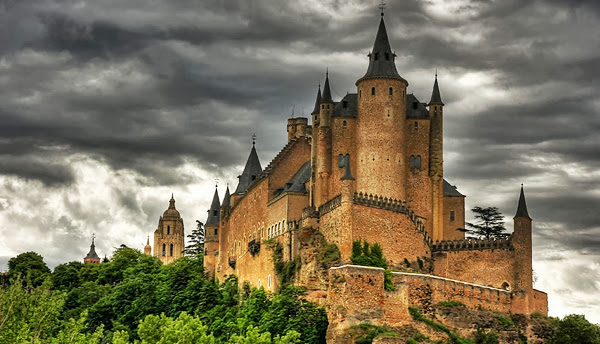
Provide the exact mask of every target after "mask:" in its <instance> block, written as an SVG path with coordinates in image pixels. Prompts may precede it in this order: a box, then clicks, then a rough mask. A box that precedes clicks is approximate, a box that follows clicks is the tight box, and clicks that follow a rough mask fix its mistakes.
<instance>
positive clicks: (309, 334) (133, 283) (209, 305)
mask: <svg viewBox="0 0 600 344" xmlns="http://www.w3.org/2000/svg"><path fill="white" fill-rule="evenodd" d="M32 253H33V252H28V253H27V254H23V255H26V256H24V257H22V255H19V256H18V258H19V259H15V258H13V260H11V261H13V262H15V261H16V262H26V264H25V265H26V266H30V267H31V269H32V270H33V271H29V270H28V269H24V268H23V266H24V265H23V264H21V263H19V264H13V265H11V267H14V268H13V269H18V272H17V271H16V270H11V271H9V273H10V275H11V277H12V279H11V283H10V284H8V285H4V286H3V287H2V288H1V289H0V344H5V343H7V344H8V343H24V342H27V343H86V344H87V343H119V344H124V343H134V342H135V343H165V344H167V343H236V344H237V343H240V344H241V343H259V344H260V343H264V344H268V343H274V344H275V343H276V344H286V343H325V332H326V330H327V316H326V313H325V310H324V309H323V308H320V307H318V306H316V305H315V304H313V303H311V302H308V301H306V300H304V299H303V298H302V296H303V293H304V290H303V289H300V288H297V287H287V288H284V289H283V290H281V292H279V293H277V294H271V293H267V292H266V291H265V290H264V289H262V288H261V289H251V288H250V287H249V286H248V285H244V287H243V288H241V289H240V288H238V281H237V279H236V278H235V277H234V276H231V277H229V278H227V279H226V280H224V281H222V282H219V281H216V280H213V279H211V278H208V277H207V276H206V274H205V273H204V269H203V266H202V257H201V256H200V258H191V257H183V258H180V259H178V260H177V261H175V262H174V263H173V264H170V265H162V264H161V262H160V260H158V259H157V258H156V257H148V256H145V255H143V254H142V253H141V252H139V251H137V250H133V249H131V248H128V247H126V246H121V247H120V248H118V249H116V251H115V252H114V254H113V257H112V259H111V260H110V261H109V262H107V263H101V264H99V265H83V264H81V263H78V262H71V263H67V264H61V265H58V266H57V267H56V268H55V269H54V272H53V273H51V274H50V273H49V270H48V271H45V270H44V269H43V267H45V264H43V265H40V264H39V261H41V262H42V263H43V259H41V257H40V256H39V255H37V254H32ZM40 267H42V268H40ZM40 272H41V273H42V274H41V275H43V276H45V277H46V278H45V279H42V282H41V284H40V283H39V279H40V277H34V276H38V273H40ZM20 276H24V277H20Z"/></svg>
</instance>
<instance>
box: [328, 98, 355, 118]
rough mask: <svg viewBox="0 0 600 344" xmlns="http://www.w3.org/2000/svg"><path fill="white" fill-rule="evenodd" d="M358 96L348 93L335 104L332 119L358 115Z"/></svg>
mask: <svg viewBox="0 0 600 344" xmlns="http://www.w3.org/2000/svg"><path fill="white" fill-rule="evenodd" d="M357 102H358V96H357V94H356V93H348V94H346V95H345V96H344V98H342V100H341V101H340V102H339V103H336V104H335V107H334V108H333V114H332V115H331V117H353V118H356V115H357V114H358V103H357Z"/></svg>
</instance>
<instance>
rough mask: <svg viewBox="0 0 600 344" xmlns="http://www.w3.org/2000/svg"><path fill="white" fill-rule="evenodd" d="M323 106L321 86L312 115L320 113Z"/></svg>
mask: <svg viewBox="0 0 600 344" xmlns="http://www.w3.org/2000/svg"><path fill="white" fill-rule="evenodd" d="M320 104H321V84H319V90H318V91H317V100H316V101H315V108H314V109H313V111H312V112H311V113H319V111H320V108H319V107H320Z"/></svg>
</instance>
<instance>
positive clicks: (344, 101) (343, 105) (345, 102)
mask: <svg viewBox="0 0 600 344" xmlns="http://www.w3.org/2000/svg"><path fill="white" fill-rule="evenodd" d="M342 107H343V108H344V109H345V108H347V107H348V101H347V100H342Z"/></svg>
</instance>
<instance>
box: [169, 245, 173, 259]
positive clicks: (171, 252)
mask: <svg viewBox="0 0 600 344" xmlns="http://www.w3.org/2000/svg"><path fill="white" fill-rule="evenodd" d="M169 256H171V257H173V244H171V245H169Z"/></svg>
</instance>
